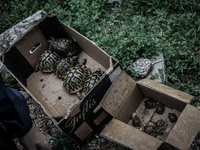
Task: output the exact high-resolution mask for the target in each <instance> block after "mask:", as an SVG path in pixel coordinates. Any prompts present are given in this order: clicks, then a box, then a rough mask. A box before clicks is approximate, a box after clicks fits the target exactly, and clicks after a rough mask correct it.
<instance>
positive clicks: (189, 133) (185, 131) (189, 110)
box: [166, 104, 200, 150]
mask: <svg viewBox="0 0 200 150" xmlns="http://www.w3.org/2000/svg"><path fill="white" fill-rule="evenodd" d="M199 119H200V111H199V110H198V109H197V108H195V107H194V106H192V105H189V104H188V105H187V106H186V107H185V109H184V110H183V112H182V113H181V115H180V116H179V119H178V121H177V123H176V125H175V126H174V128H173V130H172V131H171V132H170V134H169V135H168V137H167V139H166V142H167V143H169V144H171V145H173V146H175V147H177V148H179V149H181V150H188V148H189V146H190V145H191V144H192V141H193V140H194V138H195V136H196V135H197V133H198V132H199V131H200V121H199Z"/></svg>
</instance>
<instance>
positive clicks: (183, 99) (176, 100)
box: [101, 71, 200, 150]
mask: <svg viewBox="0 0 200 150" xmlns="http://www.w3.org/2000/svg"><path fill="white" fill-rule="evenodd" d="M146 98H152V99H155V100H156V101H158V102H161V103H162V104H164V105H165V106H166V109H165V113H164V114H163V115H158V114H156V113H155V109H154V110H153V112H152V110H151V109H149V111H148V113H147V115H146V116H145V115H143V116H140V119H141V122H142V123H144V124H147V123H148V122H149V121H150V120H154V121H155V120H157V119H167V115H166V114H167V113H168V112H174V113H175V114H177V116H179V117H178V120H177V121H176V122H175V123H170V121H169V120H168V123H169V124H168V128H167V129H166V130H165V131H164V133H163V135H162V136H157V137H153V136H151V135H149V134H146V133H145V132H143V131H141V130H140V129H137V128H136V127H133V126H132V125H130V119H131V116H132V114H133V113H136V114H137V115H141V114H139V112H143V111H141V110H142V109H143V110H144V107H143V108H142V107H141V106H142V105H144V102H143V100H145V99H146ZM192 98H193V96H191V95H188V94H186V93H183V92H181V91H178V90H175V89H173V88H170V87H168V86H165V85H163V84H161V83H158V82H155V81H153V80H149V79H144V80H141V81H139V82H135V81H133V80H132V79H131V77H129V76H128V75H127V74H126V72H125V71H122V73H121V74H120V75H119V76H118V78H117V79H116V80H115V81H114V83H113V84H112V85H111V87H110V88H109V90H108V92H107V93H106V95H105V96H104V99H103V100H102V101H101V106H102V107H103V108H104V109H105V110H106V111H107V112H108V113H109V114H111V115H112V116H113V117H114V118H113V119H112V120H111V121H110V122H109V123H108V125H107V126H106V127H105V128H104V129H103V131H102V132H101V135H102V136H104V137H106V138H108V139H110V140H112V141H115V142H117V143H120V144H122V145H124V146H126V147H129V148H131V149H134V150H157V149H160V150H165V149H166V150H170V149H171V146H174V147H176V148H178V149H181V150H188V148H189V146H190V145H191V143H192V141H193V139H194V137H195V136H196V135H197V133H198V131H199V130H200V121H199V119H200V118H199V116H200V111H199V110H198V109H197V108H195V107H193V106H192V105H190V104H188V102H189V101H190V99H192ZM142 117H143V118H142Z"/></svg>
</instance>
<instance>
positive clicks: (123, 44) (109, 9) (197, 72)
mask: <svg viewBox="0 0 200 150" xmlns="http://www.w3.org/2000/svg"><path fill="white" fill-rule="evenodd" d="M0 6H1V7H0V8H1V10H0V13H1V14H2V15H1V18H0V20H1V21H0V26H1V28H0V32H1V33H2V32H4V31H5V30H6V29H8V28H10V27H11V26H13V25H14V24H16V23H17V22H19V21H21V20H22V19H24V18H26V17H28V16H29V15H31V14H33V13H34V12H36V11H37V10H40V9H43V10H45V11H46V12H49V11H52V12H54V13H56V14H57V16H58V18H59V19H60V20H61V21H63V22H64V23H66V24H68V25H69V26H71V27H73V28H74V29H76V30H77V31H78V32H80V33H82V34H83V35H85V36H86V37H88V38H89V39H91V40H92V41H94V42H95V43H96V44H97V45H99V46H100V47H101V48H102V49H103V50H105V51H106V52H107V53H108V54H110V55H112V56H113V57H115V58H117V59H118V60H119V61H120V63H121V64H122V66H123V67H124V69H125V70H126V71H127V72H128V74H129V75H130V76H131V77H132V78H133V79H136V78H137V74H136V73H135V72H134V70H133V69H132V68H130V67H129V66H130V64H132V63H133V62H134V61H135V60H137V59H138V58H140V57H146V58H149V57H151V56H153V55H156V54H157V53H158V52H162V53H163V55H164V58H165V65H166V68H165V69H166V77H167V78H168V81H167V82H165V83H164V84H166V85H168V86H171V87H173V88H175V89H178V90H181V91H183V92H186V93H188V94H191V95H193V96H194V97H195V99H194V100H193V102H192V103H193V104H194V105H196V102H198V101H199V100H200V60H198V59H197V57H196V54H197V52H198V51H199V50H200V42H199V41H200V2H199V0H187V1H186V0H163V1H159V0H134V1H133V0H131V1H130V0H119V1H118V2H114V3H107V1H106V0H93V1H90V0H81V1H75V0H44V1H39V0H34V1H33V0H10V1H5V0H2V1H1V2H0Z"/></svg>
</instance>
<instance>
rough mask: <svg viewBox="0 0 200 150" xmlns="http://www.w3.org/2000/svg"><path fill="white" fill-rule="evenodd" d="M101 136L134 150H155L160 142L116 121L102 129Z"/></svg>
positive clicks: (113, 120)
mask: <svg viewBox="0 0 200 150" xmlns="http://www.w3.org/2000/svg"><path fill="white" fill-rule="evenodd" d="M101 135H102V136H104V137H106V138H109V139H112V140H114V141H116V142H118V143H120V144H122V145H126V146H127V147H129V148H131V149H134V150H157V149H158V148H159V146H160V145H161V144H162V141H160V140H159V139H156V138H154V137H152V136H150V135H148V134H146V133H143V132H141V131H140V130H138V129H136V128H134V127H132V126H130V125H127V124H125V123H123V122H121V121H119V120H117V119H112V120H111V122H109V124H108V125H107V126H106V127H105V128H104V130H103V131H102V132H101Z"/></svg>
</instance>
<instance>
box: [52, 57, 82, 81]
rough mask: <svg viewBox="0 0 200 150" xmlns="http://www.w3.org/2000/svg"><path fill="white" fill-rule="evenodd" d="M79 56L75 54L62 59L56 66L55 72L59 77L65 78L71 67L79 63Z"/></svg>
mask: <svg viewBox="0 0 200 150" xmlns="http://www.w3.org/2000/svg"><path fill="white" fill-rule="evenodd" d="M78 58H79V57H78V56H73V57H66V58H63V59H61V60H60V61H59V62H58V64H57V66H56V69H55V71H54V74H55V75H57V77H58V78H60V79H63V77H64V75H65V73H66V72H67V71H68V70H69V68H70V67H73V66H75V65H77V64H78Z"/></svg>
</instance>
